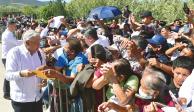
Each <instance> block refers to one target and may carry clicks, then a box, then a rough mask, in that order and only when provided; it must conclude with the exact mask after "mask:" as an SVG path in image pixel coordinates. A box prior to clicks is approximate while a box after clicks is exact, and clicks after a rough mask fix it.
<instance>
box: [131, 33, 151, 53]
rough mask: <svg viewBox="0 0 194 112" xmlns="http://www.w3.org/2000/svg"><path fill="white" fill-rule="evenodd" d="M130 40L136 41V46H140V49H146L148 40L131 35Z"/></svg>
mask: <svg viewBox="0 0 194 112" xmlns="http://www.w3.org/2000/svg"><path fill="white" fill-rule="evenodd" d="M131 40H133V41H134V42H135V43H136V45H137V47H138V48H141V50H144V49H146V47H147V45H148V42H147V41H146V39H145V38H143V37H141V36H133V37H132V38H131Z"/></svg>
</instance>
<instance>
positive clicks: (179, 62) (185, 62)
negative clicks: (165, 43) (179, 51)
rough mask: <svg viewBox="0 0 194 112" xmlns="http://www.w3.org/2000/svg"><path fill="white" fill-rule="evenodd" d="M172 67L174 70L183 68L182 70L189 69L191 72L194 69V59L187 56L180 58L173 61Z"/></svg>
mask: <svg viewBox="0 0 194 112" xmlns="http://www.w3.org/2000/svg"><path fill="white" fill-rule="evenodd" d="M172 66H173V69H175V68H176V67H181V68H185V69H188V70H189V71H192V70H193V68H194V63H193V59H191V58H189V57H187V56H180V57H178V58H177V59H175V60H174V61H173V64H172Z"/></svg>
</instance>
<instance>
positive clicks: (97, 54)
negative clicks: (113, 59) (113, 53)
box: [91, 44, 107, 62]
mask: <svg viewBox="0 0 194 112" xmlns="http://www.w3.org/2000/svg"><path fill="white" fill-rule="evenodd" d="M91 54H92V58H98V59H100V60H101V61H103V62H107V58H106V50H105V48H104V47H103V46H102V45H100V44H96V45H93V46H92V47H91Z"/></svg>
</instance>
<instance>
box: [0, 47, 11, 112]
mask: <svg viewBox="0 0 194 112" xmlns="http://www.w3.org/2000/svg"><path fill="white" fill-rule="evenodd" d="M0 56H1V44H0ZM0 59H1V58H0ZM4 73H5V69H4V66H3V63H2V61H1V60H0V112H13V109H12V106H11V101H10V100H5V99H4V98H3V80H4Z"/></svg>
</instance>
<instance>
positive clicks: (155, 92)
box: [153, 90, 160, 99]
mask: <svg viewBox="0 0 194 112" xmlns="http://www.w3.org/2000/svg"><path fill="white" fill-rule="evenodd" d="M159 94H160V91H158V90H157V91H154V96H153V98H154V99H156V98H157V97H158V96H159Z"/></svg>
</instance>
